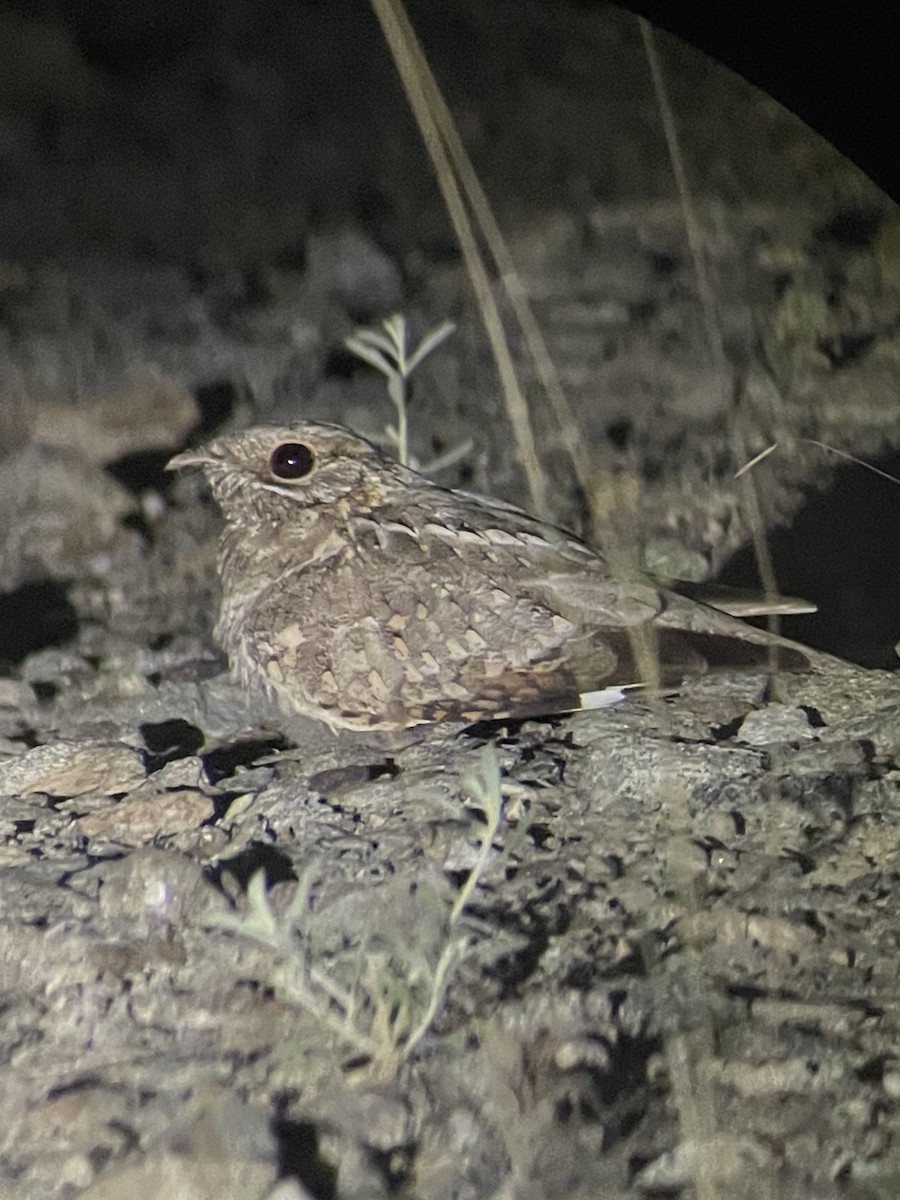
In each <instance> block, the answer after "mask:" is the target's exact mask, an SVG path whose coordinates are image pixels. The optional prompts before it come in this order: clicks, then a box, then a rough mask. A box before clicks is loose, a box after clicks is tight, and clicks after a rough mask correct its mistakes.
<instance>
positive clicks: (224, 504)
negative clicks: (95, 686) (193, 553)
mask: <svg viewBox="0 0 900 1200" xmlns="http://www.w3.org/2000/svg"><path fill="white" fill-rule="evenodd" d="M193 466H198V467H201V468H202V469H203V471H204V472H205V474H206V477H207V479H208V481H209V484H210V486H211V488H212V493H213V496H214V497H215V500H216V501H217V503H218V505H219V507H220V508H221V510H222V513H223V515H224V517H225V528H224V531H223V533H222V536H221V541H220V545H219V555H218V569H219V575H220V578H221V585H222V602H221V611H220V615H219V619H218V623H217V625H216V636H217V639H218V640H219V641H220V642H221V644H222V646H223V647H224V649H225V650H226V651H227V653H228V656H229V659H230V663H231V668H232V671H233V673H234V674H235V675H236V676H237V678H238V679H239V680H240V681H241V682H242V683H243V684H244V685H245V686H247V687H251V686H254V685H256V684H259V683H262V684H263V685H264V686H265V688H266V689H267V690H268V691H269V692H270V693H271V694H273V695H274V696H275V697H276V698H277V700H278V702H279V703H280V705H281V706H282V707H283V708H284V709H285V710H286V711H288V712H291V713H300V714H302V715H304V716H309V717H314V718H318V719H319V720H322V721H325V722H327V723H328V724H329V725H331V726H332V727H345V728H351V729H370V730H400V729H405V728H408V727H409V726H413V725H419V724H423V723H427V722H432V721H442V720H457V721H476V720H479V719H482V718H503V717H509V718H515V717H528V716H545V715H550V714H553V713H561V712H569V711H572V710H574V709H578V708H581V707H588V706H592V705H596V704H597V703H604V702H612V701H613V700H615V699H617V698H621V696H622V694H623V691H624V689H626V688H629V687H633V686H640V685H641V684H642V683H646V682H652V683H654V684H657V685H660V686H662V687H666V688H670V687H673V686H674V687H677V686H678V685H679V684H680V683H682V682H683V681H684V679H685V678H686V677H687V676H690V675H695V674H699V673H702V672H703V671H705V670H707V669H709V668H710V667H720V666H726V667H731V668H736V669H740V668H746V667H752V666H757V667H758V669H760V670H763V671H764V670H765V669H766V667H767V664H768V661H769V657H770V654H771V649H772V647H773V646H777V647H778V648H779V649H778V655H779V660H780V665H781V666H784V667H786V668H788V669H800V668H804V667H806V666H808V665H809V659H808V656H807V654H806V653H805V651H804V650H803V648H802V647H800V646H797V645H796V644H794V643H791V642H787V641H785V640H783V639H780V638H776V637H774V636H773V635H771V634H769V633H766V632H764V631H762V630H759V629H755V628H753V627H751V626H748V625H745V624H743V623H742V622H741V621H739V620H737V619H736V618H734V617H731V616H728V615H726V614H725V613H723V612H721V611H718V610H717V609H713V608H710V607H707V606H706V605H705V604H701V603H698V602H697V601H695V600H692V599H688V598H686V597H684V596H681V595H679V594H678V593H677V592H674V591H671V590H669V589H668V588H666V587H665V586H663V585H661V584H658V583H656V582H655V581H653V580H652V579H649V578H647V577H645V576H640V575H633V576H628V577H622V576H621V575H620V574H619V573H616V574H615V576H614V575H613V573H612V572H611V570H610V568H609V566H608V564H607V562H606V561H605V559H604V558H603V557H602V556H601V555H600V554H598V553H597V552H596V551H595V550H592V549H591V548H590V547H589V546H587V545H586V544H585V543H583V542H581V541H579V539H578V538H576V537H575V536H573V535H571V534H568V533H566V532H564V531H563V530H560V529H558V528H556V527H555V526H553V525H550V524H548V523H546V522H544V521H540V520H537V519H536V518H534V517H531V516H529V515H528V514H527V513H525V512H523V511H522V510H520V509H518V508H515V507H513V506H511V505H508V504H504V503H502V502H500V501H496V500H491V499H488V498H486V497H482V496H476V495H472V494H469V493H467V492H462V491H453V490H448V489H446V488H442V487H439V486H438V485H437V484H435V483H432V482H431V481H430V480H429V479H426V478H425V477H424V476H422V475H420V474H418V473H417V472H416V471H413V470H410V469H409V468H407V467H404V466H401V465H400V463H398V462H396V461H395V460H394V459H392V458H391V457H389V456H388V455H387V454H385V453H383V452H382V451H381V450H379V449H377V448H376V447H374V446H372V445H370V444H369V443H368V442H367V441H365V440H363V439H362V438H360V437H357V436H356V435H355V434H353V433H351V432H350V431H349V430H347V429H344V428H342V427H340V426H338V425H326V424H318V423H316V424H313V423H298V424H294V425H290V426H285V427H276V426H272V427H265V426H261V427H257V428H253V429H247V430H245V431H243V432H241V433H237V434H234V435H231V436H225V437H219V438H216V439H214V440H213V441H210V442H209V443H208V444H207V445H205V446H203V447H201V448H199V449H197V450H189V451H187V452H185V453H183V454H179V455H176V456H175V458H173V459H172V460H171V462H170V463H169V467H170V468H173V469H175V468H181V467H193ZM642 647H643V650H642V649H641V648H642ZM648 663H653V664H655V665H654V666H653V667H652V668H651V669H650V670H649V671H648V670H647V664H648ZM648 674H649V675H650V676H651V677H652V678H651V679H647V678H646V677H647V675H648Z"/></svg>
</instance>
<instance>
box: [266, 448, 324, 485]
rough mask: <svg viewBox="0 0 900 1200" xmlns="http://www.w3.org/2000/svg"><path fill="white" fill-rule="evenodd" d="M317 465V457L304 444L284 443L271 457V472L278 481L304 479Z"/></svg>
mask: <svg viewBox="0 0 900 1200" xmlns="http://www.w3.org/2000/svg"><path fill="white" fill-rule="evenodd" d="M315 465H316V456H315V455H314V454H313V452H312V450H310V448H309V446H304V445H303V443H302V442H282V443H281V445H280V446H276V447H275V449H274V450H273V451H272V453H271V454H270V455H269V470H270V471H271V472H272V474H273V475H274V476H275V478H276V479H287V480H289V481H290V480H294V479H303V477H304V476H305V475H308V474H309V473H310V471H312V469H313V467H314V466H315Z"/></svg>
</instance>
